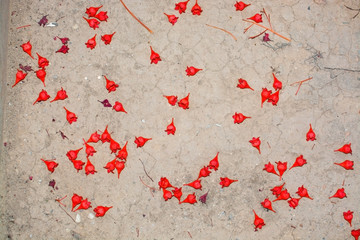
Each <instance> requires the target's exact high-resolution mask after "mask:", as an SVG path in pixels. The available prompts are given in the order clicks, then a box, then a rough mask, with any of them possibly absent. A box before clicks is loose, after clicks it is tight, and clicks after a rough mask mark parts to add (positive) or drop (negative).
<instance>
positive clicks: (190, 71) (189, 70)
mask: <svg viewBox="0 0 360 240" xmlns="http://www.w3.org/2000/svg"><path fill="white" fill-rule="evenodd" d="M200 70H202V69H200V68H194V67H193V66H191V67H186V70H185V71H186V75H188V76H194V75H195V74H196V73H197V72H198V71H200Z"/></svg>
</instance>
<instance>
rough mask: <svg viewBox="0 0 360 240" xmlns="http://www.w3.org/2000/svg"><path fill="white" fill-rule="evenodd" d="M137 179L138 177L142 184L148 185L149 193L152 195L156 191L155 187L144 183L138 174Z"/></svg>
mask: <svg viewBox="0 0 360 240" xmlns="http://www.w3.org/2000/svg"><path fill="white" fill-rule="evenodd" d="M139 179H140V181H141V183H142V184H144V186H146V187H148V188H149V189H150V193H151V195H152V196H153V197H154V194H153V193H154V192H155V191H156V189H155V188H153V187H150V186H149V185H147V184H146V183H144V181H143V180H142V178H141V177H140V176H139Z"/></svg>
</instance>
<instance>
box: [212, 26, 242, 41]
mask: <svg viewBox="0 0 360 240" xmlns="http://www.w3.org/2000/svg"><path fill="white" fill-rule="evenodd" d="M205 25H206V26H208V27H212V28H215V29H219V30H221V31H223V32H226V33H227V34H229V35H230V36H231V37H232V38H233V39H234V40H235V41H237V38H236V37H235V36H234V35H233V34H232V33H231V32H229V31H228V30H225V29H223V28H219V27H215V26H212V25H209V24H205Z"/></svg>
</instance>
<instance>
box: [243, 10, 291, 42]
mask: <svg viewBox="0 0 360 240" xmlns="http://www.w3.org/2000/svg"><path fill="white" fill-rule="evenodd" d="M261 13H263V14H264V15H265V17H266V19H267V21H268V22H269V26H270V27H265V26H264V25H261V24H259V23H257V22H255V21H253V20H249V19H243V21H244V22H248V23H251V25H250V26H249V27H247V28H245V29H244V33H246V32H247V31H248V30H249V29H250V28H251V27H252V26H254V25H257V26H259V27H261V28H264V29H265V30H264V31H262V32H261V33H260V34H257V35H255V36H252V37H250V38H251V39H254V38H256V37H258V36H260V35H261V34H263V33H265V32H266V31H270V32H272V33H273V34H275V35H277V36H279V37H281V38H283V39H285V40H286V41H289V42H290V41H291V39H290V38H287V37H284V36H283V35H281V34H279V33H277V32H275V31H274V29H273V27H272V25H271V22H270V14H267V13H266V11H265V9H264V8H263V10H262V11H261Z"/></svg>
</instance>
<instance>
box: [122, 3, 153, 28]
mask: <svg viewBox="0 0 360 240" xmlns="http://www.w3.org/2000/svg"><path fill="white" fill-rule="evenodd" d="M120 2H121V3H122V5H124V7H125V9H126V11H128V12H129V13H130V15H131V16H133V18H135V20H136V21H138V22H139V23H140V24H141V25H142V26H143V27H144V28H146V30H148V31H149V32H150V33H151V34H152V33H153V31H151V29H150V28H148V27H147V26H146V25H145V24H144V23H142V22H141V21H140V20H139V19H138V18H137V17H136V16H135V15H134V14H133V13H132V12H131V11H130V9H128V8H127V6H126V5H125V3H124V2H123V1H122V0H120Z"/></svg>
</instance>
